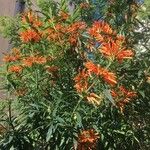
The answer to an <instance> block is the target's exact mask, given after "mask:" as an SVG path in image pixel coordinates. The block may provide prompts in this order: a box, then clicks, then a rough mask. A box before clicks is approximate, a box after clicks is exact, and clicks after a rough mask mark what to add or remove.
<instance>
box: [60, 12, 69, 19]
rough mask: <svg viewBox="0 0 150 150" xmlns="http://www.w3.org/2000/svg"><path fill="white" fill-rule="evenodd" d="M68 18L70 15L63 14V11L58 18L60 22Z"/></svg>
mask: <svg viewBox="0 0 150 150" xmlns="http://www.w3.org/2000/svg"><path fill="white" fill-rule="evenodd" d="M69 16H70V15H69V14H68V13H66V12H64V11H61V12H60V17H61V19H62V20H67V19H68V18H69Z"/></svg>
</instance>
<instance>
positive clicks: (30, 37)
mask: <svg viewBox="0 0 150 150" xmlns="http://www.w3.org/2000/svg"><path fill="white" fill-rule="evenodd" d="M20 39H21V40H22V42H24V43H28V42H31V41H34V42H38V41H40V39H41V37H40V35H39V33H37V32H36V31H35V30H33V29H28V30H26V31H23V32H21V33H20Z"/></svg>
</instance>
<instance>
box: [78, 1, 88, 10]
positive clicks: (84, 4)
mask: <svg viewBox="0 0 150 150" xmlns="http://www.w3.org/2000/svg"><path fill="white" fill-rule="evenodd" d="M80 8H81V9H88V8H90V4H89V3H86V2H83V3H81V4H80Z"/></svg>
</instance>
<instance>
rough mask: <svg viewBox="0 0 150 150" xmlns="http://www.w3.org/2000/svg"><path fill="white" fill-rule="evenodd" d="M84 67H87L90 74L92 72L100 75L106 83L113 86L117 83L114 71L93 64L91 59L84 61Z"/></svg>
mask: <svg viewBox="0 0 150 150" xmlns="http://www.w3.org/2000/svg"><path fill="white" fill-rule="evenodd" d="M85 67H86V68H87V70H88V72H89V73H90V74H91V73H94V74H96V75H99V76H101V77H102V78H103V80H104V81H105V82H107V83H108V84H110V85H112V86H113V85H115V84H116V83H117V80H116V76H115V74H114V73H112V72H109V71H108V70H107V69H105V68H102V67H100V66H98V65H95V64H94V63H93V62H92V61H89V62H87V63H85Z"/></svg>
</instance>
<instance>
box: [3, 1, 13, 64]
mask: <svg viewBox="0 0 150 150" xmlns="http://www.w3.org/2000/svg"><path fill="white" fill-rule="evenodd" d="M15 1H16V0H0V16H13V15H14V10H15ZM7 49H8V40H7V39H4V38H2V37H0V62H1V60H2V53H3V52H6V51H7Z"/></svg>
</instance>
